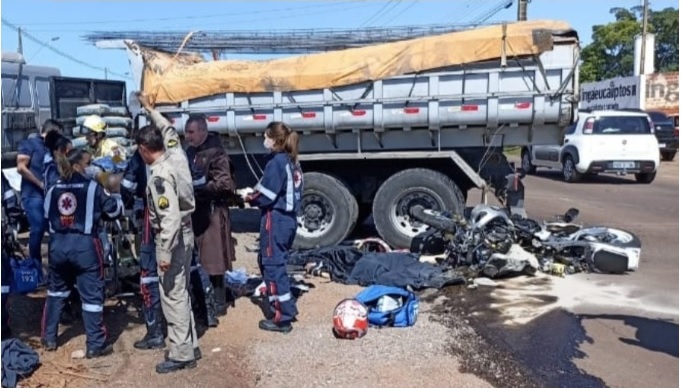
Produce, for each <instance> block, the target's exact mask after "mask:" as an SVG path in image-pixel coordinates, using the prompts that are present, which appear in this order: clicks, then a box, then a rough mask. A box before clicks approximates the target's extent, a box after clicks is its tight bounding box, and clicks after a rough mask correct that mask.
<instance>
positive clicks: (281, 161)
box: [245, 122, 303, 333]
mask: <svg viewBox="0 0 681 391" xmlns="http://www.w3.org/2000/svg"><path fill="white" fill-rule="evenodd" d="M298 144H299V140H298V134H297V133H296V132H294V131H293V130H292V129H291V128H290V127H289V126H288V125H286V124H285V123H283V122H272V123H270V124H269V125H268V126H267V128H266V130H265V140H264V143H263V145H264V146H265V149H267V150H269V151H270V152H271V155H270V159H269V161H268V162H267V165H266V166H265V172H264V173H263V177H262V178H261V180H260V182H259V183H258V184H257V185H256V186H255V189H254V191H255V192H254V193H251V194H249V195H247V196H246V197H245V201H246V202H248V203H249V204H251V205H254V206H257V207H259V208H260V210H261V218H260V253H259V256H258V264H259V266H260V272H261V273H262V276H263V280H264V281H265V284H266V288H267V295H268V296H269V303H270V310H271V311H270V312H271V314H272V316H271V317H270V319H265V320H261V321H260V324H259V327H260V328H261V329H263V330H266V331H277V332H282V333H288V332H290V331H291V330H292V329H293V327H292V326H291V322H292V321H293V320H294V319H295V316H296V315H297V314H298V309H297V308H296V303H295V301H294V300H295V299H294V298H293V297H292V296H291V286H290V283H289V278H288V275H287V274H286V263H287V261H288V257H289V251H290V250H291V247H292V245H293V240H294V239H295V237H296V229H297V226H298V224H297V220H296V216H297V214H298V210H299V209H300V201H301V198H302V194H303V172H302V170H301V169H300V165H299V164H298Z"/></svg>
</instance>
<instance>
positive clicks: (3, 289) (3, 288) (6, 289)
mask: <svg viewBox="0 0 681 391" xmlns="http://www.w3.org/2000/svg"><path fill="white" fill-rule="evenodd" d="M5 293H9V286H5V285H3V286H2V294H3V295H4V294H5Z"/></svg>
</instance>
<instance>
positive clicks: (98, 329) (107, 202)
mask: <svg viewBox="0 0 681 391" xmlns="http://www.w3.org/2000/svg"><path fill="white" fill-rule="evenodd" d="M88 160H89V156H88V155H87V153H85V152H83V151H82V150H73V151H71V152H69V154H68V155H67V158H66V159H63V160H60V161H59V173H60V180H59V181H58V182H57V184H55V185H54V186H53V187H52V188H50V190H49V191H48V192H47V195H46V196H45V208H44V210H45V218H46V219H47V221H48V224H49V230H50V243H49V258H48V262H49V270H50V273H49V278H48V280H49V282H48V289H47V300H46V301H45V311H44V312H43V330H42V339H41V342H42V345H43V347H44V348H45V350H56V349H57V329H58V325H59V317H60V315H61V312H62V310H63V308H64V302H65V301H66V299H67V298H68V297H69V294H70V286H69V285H67V281H70V280H73V279H74V277H75V280H76V285H77V287H78V291H79V292H80V295H81V301H82V310H83V311H82V314H83V315H82V316H83V323H84V325H85V333H86V345H87V351H86V357H87V358H94V357H100V356H104V355H107V354H110V353H112V352H113V348H112V347H111V345H110V344H109V343H108V341H107V331H106V327H105V326H104V319H103V315H104V269H103V267H104V259H103V257H104V255H103V252H102V243H101V241H100V239H99V230H100V229H101V228H100V226H99V223H100V219H102V218H108V219H115V218H117V217H118V216H120V214H121V213H122V211H123V203H122V201H121V199H120V197H117V196H111V195H110V194H109V193H108V192H107V191H106V190H104V189H103V188H102V186H101V185H99V183H97V181H95V180H94V179H92V178H90V177H89V175H88V170H87V166H88Z"/></svg>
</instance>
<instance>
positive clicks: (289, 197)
mask: <svg viewBox="0 0 681 391" xmlns="http://www.w3.org/2000/svg"><path fill="white" fill-rule="evenodd" d="M294 187H295V184H294V183H293V173H292V172H291V165H290V164H287V165H286V211H287V212H293V188H294Z"/></svg>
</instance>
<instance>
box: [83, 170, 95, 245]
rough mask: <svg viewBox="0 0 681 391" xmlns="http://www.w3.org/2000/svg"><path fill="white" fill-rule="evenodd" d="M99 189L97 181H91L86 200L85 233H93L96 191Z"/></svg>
mask: <svg viewBox="0 0 681 391" xmlns="http://www.w3.org/2000/svg"><path fill="white" fill-rule="evenodd" d="M96 190H97V182H95V181H90V183H89V184H88V187H87V201H85V230H84V231H85V232H83V233H84V234H85V235H90V234H92V226H93V225H94V209H95V191H96Z"/></svg>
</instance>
